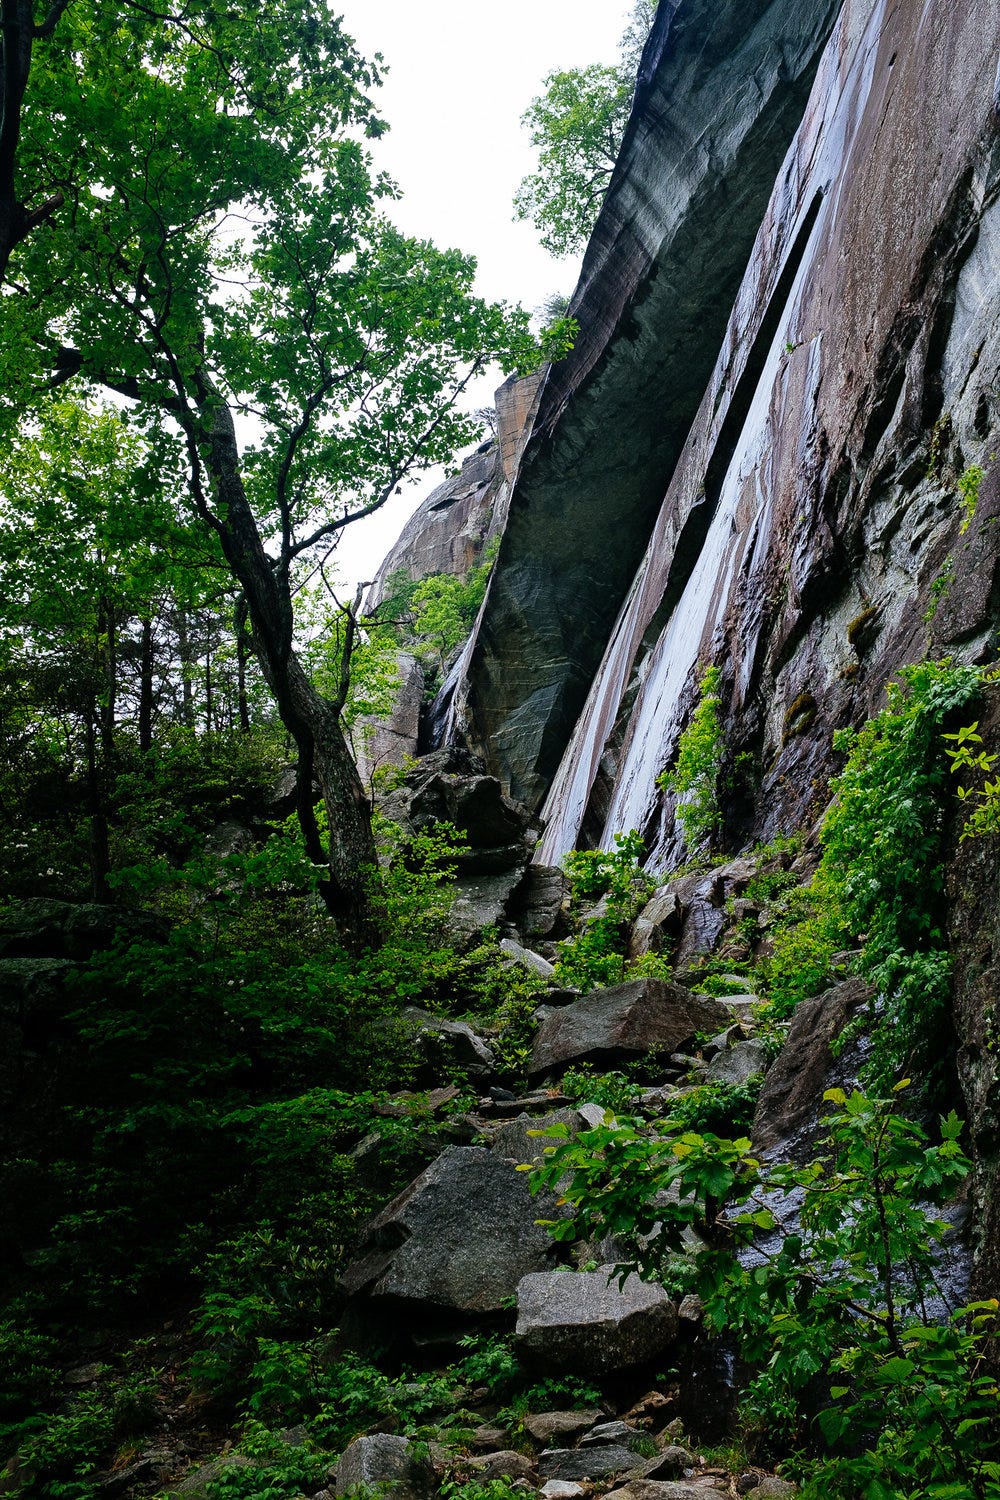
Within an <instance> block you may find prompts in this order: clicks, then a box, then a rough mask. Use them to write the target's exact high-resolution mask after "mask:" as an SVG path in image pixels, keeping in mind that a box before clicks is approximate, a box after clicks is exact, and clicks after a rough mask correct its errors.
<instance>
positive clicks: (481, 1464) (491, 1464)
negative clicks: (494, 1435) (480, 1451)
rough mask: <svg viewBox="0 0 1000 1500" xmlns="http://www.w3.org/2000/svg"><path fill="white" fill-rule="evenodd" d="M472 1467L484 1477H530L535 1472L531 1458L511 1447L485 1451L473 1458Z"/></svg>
mask: <svg viewBox="0 0 1000 1500" xmlns="http://www.w3.org/2000/svg"><path fill="white" fill-rule="evenodd" d="M472 1467H473V1468H474V1469H475V1470H476V1472H477V1473H478V1474H482V1476H483V1478H484V1479H530V1478H531V1477H532V1475H533V1474H534V1472H535V1465H534V1464H533V1463H532V1461H531V1459H530V1458H527V1457H525V1455H524V1454H523V1453H515V1452H514V1450H513V1449H511V1448H505V1449H503V1450H502V1451H501V1452H499V1453H487V1454H486V1456H485V1457H484V1458H477V1459H475V1460H474V1462H473V1465H472Z"/></svg>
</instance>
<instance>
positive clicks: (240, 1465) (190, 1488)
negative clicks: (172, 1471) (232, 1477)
mask: <svg viewBox="0 0 1000 1500" xmlns="http://www.w3.org/2000/svg"><path fill="white" fill-rule="evenodd" d="M252 1467H253V1465H252V1463H251V1461H250V1459H249V1458H246V1457H245V1456H244V1455H243V1454H242V1453H227V1454H226V1455H225V1456H224V1457H223V1458H214V1459H213V1460H212V1462H211V1463H208V1464H199V1466H198V1468H197V1469H194V1470H192V1471H191V1473H189V1474H187V1475H186V1476H185V1477H184V1478H183V1479H182V1480H181V1481H180V1482H179V1483H178V1484H175V1485H174V1486H173V1487H172V1488H171V1489H169V1490H168V1491H167V1494H168V1495H176V1496H178V1500H180V1497H181V1496H183V1497H184V1500H209V1497H210V1495H211V1494H212V1493H213V1492H214V1485H215V1483H216V1481H217V1480H219V1479H221V1478H222V1476H223V1475H224V1474H229V1473H232V1471H233V1470H234V1469H249V1468H252ZM210 1487H212V1488H210Z"/></svg>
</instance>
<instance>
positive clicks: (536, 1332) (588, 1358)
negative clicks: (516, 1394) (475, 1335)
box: [515, 1265, 677, 1478]
mask: <svg viewBox="0 0 1000 1500" xmlns="http://www.w3.org/2000/svg"><path fill="white" fill-rule="evenodd" d="M676 1332H677V1310H676V1308H675V1307H674V1304H673V1303H672V1302H671V1301H670V1299H669V1297H668V1296H667V1294H666V1293H665V1292H664V1291H663V1289H662V1287H659V1286H654V1285H652V1284H651V1283H649V1282H645V1281H640V1280H639V1278H638V1276H635V1275H632V1276H629V1277H628V1278H627V1279H626V1281H625V1283H624V1285H623V1286H621V1287H620V1286H619V1285H618V1282H617V1280H616V1279H615V1278H614V1267H613V1266H612V1265H605V1266H601V1267H599V1268H598V1269H597V1270H596V1271H582V1272H576V1273H574V1272H569V1271H550V1272H540V1273H539V1272H536V1273H532V1274H530V1275H527V1276H525V1277H524V1278H523V1279H522V1281H521V1282H520V1284H519V1285H518V1288H517V1328H516V1335H515V1336H516V1340H517V1347H518V1349H519V1351H520V1352H521V1353H522V1354H524V1355H525V1356H526V1357H527V1358H528V1359H529V1360H530V1361H531V1362H532V1363H534V1364H536V1365H539V1366H541V1367H543V1368H545V1369H549V1370H571V1371H573V1372H574V1373H585V1374H595V1375H603V1374H609V1373H611V1372H614V1371H618V1370H628V1369H631V1368H633V1367H634V1366H636V1365H642V1364H645V1363H646V1361H647V1360H650V1359H653V1358H654V1357H655V1356H656V1355H658V1354H661V1353H662V1352H663V1350H664V1349H666V1348H667V1347H668V1346H669V1345H670V1344H671V1343H672V1342H673V1339H674V1337H675V1335H676ZM553 1477H555V1478H574V1477H575V1476H574V1475H571V1474H569V1475H567V1474H562V1473H560V1474H557V1475H555V1476H553Z"/></svg>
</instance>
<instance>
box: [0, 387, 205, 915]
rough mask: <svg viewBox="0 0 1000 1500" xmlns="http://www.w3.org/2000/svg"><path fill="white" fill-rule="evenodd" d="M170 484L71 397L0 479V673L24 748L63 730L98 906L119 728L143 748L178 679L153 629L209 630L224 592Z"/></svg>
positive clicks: (43, 419)
mask: <svg viewBox="0 0 1000 1500" xmlns="http://www.w3.org/2000/svg"><path fill="white" fill-rule="evenodd" d="M151 465H153V467H154V468H155V469H156V470H157V472H156V473H155V475H154V474H152V473H150V466H151ZM174 477H175V476H170V475H168V474H167V473H164V472H163V471H162V468H161V466H160V465H158V464H156V463H155V460H154V459H153V456H152V455H150V454H149V453H147V452H146V450H145V446H144V444H143V443H142V441H141V439H140V438H139V436H138V435H137V434H136V433H134V432H129V431H128V430H127V429H126V428H125V426H124V425H123V423H122V420H121V417H120V416H119V414H118V413H117V412H115V411H111V410H105V411H99V412H96V413H94V412H90V411H88V410H87V409H86V408H85V407H83V406H81V405H80V404H79V403H77V402H73V401H69V400H66V399H56V400H54V401H52V402H51V403H49V405H48V406H47V407H46V408H44V410H43V411H42V413H41V414H40V419H39V420H38V422H37V423H35V424H33V426H32V428H31V430H26V431H24V432H21V433H20V434H18V435H17V436H16V437H15V439H14V440H13V441H12V442H11V443H10V444H9V446H8V449H7V453H6V455H5V465H4V472H3V475H2V476H0V670H2V671H3V675H4V679H5V687H6V688H7V691H8V692H10V693H11V695H12V696H13V697H14V698H15V699H16V700H17V701H18V703H19V705H20V709H21V723H22V729H23V730H25V731H27V733H28V738H29V740H34V741H36V742H37V741H39V740H40V741H41V742H43V743H44V742H45V740H46V739H47V740H48V741H49V742H50V743H51V742H52V740H53V738H54V736H53V734H52V730H53V729H54V728H55V726H56V725H58V733H57V736H55V738H58V741H59V742H60V744H61V747H62V752H63V760H64V762H65V764H66V766H67V781H68V783H69V784H70V785H72V783H73V782H74V780H76V779H77V776H76V775H75V774H74V772H75V771H77V770H78V772H79V779H80V780H81V781H82V784H83V788H84V800H85V804H86V819H87V821H88V823H89V829H90V837H89V845H90V848H89V861H90V873H91V891H92V894H93V896H94V897H95V899H104V898H105V897H106V896H107V893H108V891H107V877H108V874H109V873H110V854H109V817H110V815H111V813H112V810H113V809H112V807H111V801H112V797H111V790H112V786H113V783H114V778H115V773H116V770H117V768H118V765H119V762H120V759H121V756H120V751H121V748H122V747H121V744H120V741H119V730H120V729H121V728H122V727H123V726H125V725H128V726H129V728H130V730H131V732H132V737H133V741H134V743H136V744H137V746H138V748H139V750H140V751H141V752H145V751H147V750H148V749H149V748H150V747H151V744H152V735H153V721H154V717H155V716H156V711H157V705H158V703H160V702H161V701H162V698H163V691H164V687H165V686H166V683H165V680H164V679H165V678H166V679H168V680H169V679H170V678H171V677H173V678H174V680H175V681H176V671H175V670H172V668H171V666H169V665H165V666H164V667H163V669H162V670H158V664H157V661H156V654H157V653H156V645H157V641H156V636H157V625H158V624H160V623H161V622H162V621H163V619H164V617H165V616H168V615H169V614H170V612H171V610H173V611H174V612H176V613H177V614H179V615H181V616H182V617H183V618H193V617H195V616H196V615H200V616H202V617H204V618H205V620H206V621H207V620H209V619H214V620H215V622H216V634H217V635H218V634H219V631H218V622H219V615H218V610H217V608H213V600H215V601H218V599H219V597H220V595H221V594H222V592H223V589H224V588H225V586H227V585H229V586H230V587H231V585H230V584H229V579H228V574H227V570H226V569H225V565H224V562H223V558H222V555H221V552H220V551H219V548H218V545H217V544H214V545H213V543H214V538H209V537H205V536H204V535H202V534H200V533H199V532H197V531H195V530H194V529H193V528H192V526H191V523H190V521H188V522H187V524H184V521H183V517H182V516H181V515H180V514H179V513H178V507H177V504H176V490H175V488H174V487H173V485H172V484H171V479H172V478H174ZM181 655H182V660H181V668H182V670H183V667H184V662H183V653H181ZM182 696H183V695H182ZM207 718H208V727H209V728H210V727H211V708H210V705H209V708H208V710H207ZM67 796H68V797H69V800H70V801H72V794H71V792H67ZM61 800H65V799H61ZM10 811H11V812H13V809H11V810H10Z"/></svg>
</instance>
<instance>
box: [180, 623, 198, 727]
mask: <svg viewBox="0 0 1000 1500" xmlns="http://www.w3.org/2000/svg"><path fill="white" fill-rule="evenodd" d="M177 649H178V652H179V654H180V658H181V722H182V723H183V725H184V727H185V729H193V728H194V688H193V687H192V685H191V637H190V635H189V633H188V617H187V610H186V609H185V608H184V607H183V605H182V606H181V607H180V608H179V609H178V611H177Z"/></svg>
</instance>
